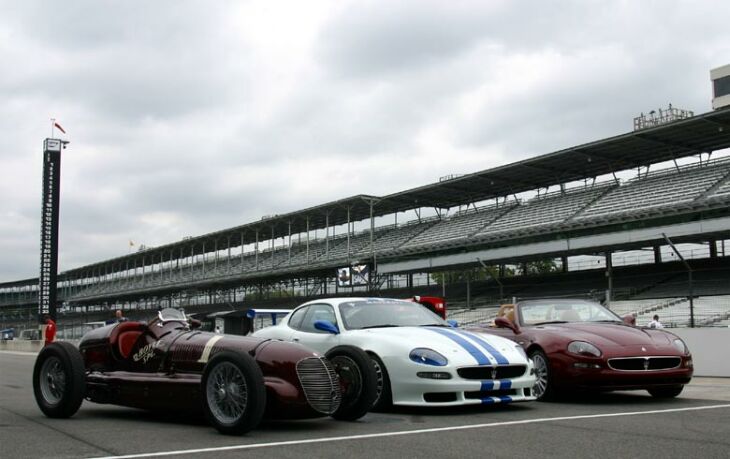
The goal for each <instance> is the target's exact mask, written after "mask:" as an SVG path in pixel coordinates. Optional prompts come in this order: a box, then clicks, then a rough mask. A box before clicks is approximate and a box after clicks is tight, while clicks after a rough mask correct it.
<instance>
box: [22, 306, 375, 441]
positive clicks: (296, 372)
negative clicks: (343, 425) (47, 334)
mask: <svg viewBox="0 0 730 459" xmlns="http://www.w3.org/2000/svg"><path fill="white" fill-rule="evenodd" d="M198 325H199V322H196V321H190V320H189V319H188V318H187V317H186V316H185V314H184V313H183V312H182V311H179V310H177V309H164V310H162V311H159V312H158V316H157V317H156V318H155V319H153V320H152V321H151V322H149V323H144V322H121V323H118V324H113V325H108V326H106V327H102V328H97V329H95V330H92V331H90V332H89V333H87V334H86V335H84V337H83V338H82V340H81V342H80V344H79V348H78V349H77V348H76V347H74V346H73V345H72V344H70V343H66V342H57V343H53V344H51V345H49V346H46V347H45V348H43V350H42V351H41V352H40V353H39V354H38V358H37V360H36V363H35V368H34V370H33V389H34V392H35V398H36V401H37V403H38V406H39V407H40V409H41V411H43V413H45V414H46V415H47V416H49V417H55V418H63V417H69V416H72V415H73V414H74V413H76V411H77V410H78V409H79V407H80V406H81V403H82V401H83V399H87V400H89V401H92V402H97V403H110V404H114V405H123V406H129V407H135V408H142V409H148V410H184V411H188V412H195V413H200V412H203V413H204V414H205V416H206V417H207V419H208V420H209V421H210V423H211V424H213V425H214V426H215V427H216V428H217V429H218V430H219V431H220V432H222V433H226V434H240V433H244V432H247V431H249V430H251V429H253V428H255V427H256V426H257V425H258V424H259V422H260V421H261V419H262V417H263V416H265V415H266V416H268V417H271V418H286V419H293V418H294V419H302V418H315V417H321V416H327V415H331V416H332V417H334V418H337V419H343V420H355V419H358V418H360V417H361V416H363V415H364V414H365V413H366V412H367V411H368V410H369V409H370V407H371V406H372V404H373V402H374V401H375V396H376V394H375V385H376V375H375V371H374V369H373V367H372V365H371V364H370V359H369V358H368V356H367V354H365V353H364V352H363V351H362V350H360V349H357V348H354V347H350V346H338V347H337V348H334V349H332V351H330V352H329V353H327V356H326V358H325V357H322V356H320V355H319V354H316V353H315V352H313V351H312V350H310V349H309V348H306V347H304V346H302V345H299V344H295V343H285V342H281V341H275V340H268V339H261V338H254V337H249V336H231V335H221V334H215V333H209V332H202V331H199V330H197V326H198Z"/></svg>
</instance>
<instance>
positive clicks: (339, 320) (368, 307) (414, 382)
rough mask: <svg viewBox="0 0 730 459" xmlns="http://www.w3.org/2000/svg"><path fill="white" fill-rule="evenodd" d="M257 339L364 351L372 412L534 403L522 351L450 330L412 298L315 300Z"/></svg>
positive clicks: (532, 382)
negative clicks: (373, 379)
mask: <svg viewBox="0 0 730 459" xmlns="http://www.w3.org/2000/svg"><path fill="white" fill-rule="evenodd" d="M254 336H258V337H262V338H278V339H281V340H285V341H293V342H298V343H303V344H305V345H307V346H308V347H311V348H312V349H315V350H316V351H318V352H323V353H324V352H327V351H329V350H330V349H335V348H337V347H338V346H342V345H349V346H356V347H359V348H362V349H364V350H365V351H366V352H367V353H368V354H369V355H370V357H371V358H372V361H373V365H374V367H375V368H376V370H377V374H378V400H377V402H376V406H375V408H384V407H386V406H387V405H389V404H391V403H393V404H396V405H418V406H451V405H467V404H493V403H509V402H521V401H528V400H534V399H535V397H534V396H533V395H532V393H531V390H532V387H533V386H534V385H535V375H534V371H533V366H532V362H531V361H530V360H529V359H528V358H527V355H526V354H525V352H524V351H523V349H522V348H521V347H520V346H518V345H516V344H515V343H514V342H512V341H510V340H507V339H503V338H499V337H496V336H490V335H489V334H485V333H483V332H480V331H476V332H471V331H470V332H467V331H463V330H459V329H457V328H453V327H452V326H451V325H450V324H449V323H447V322H446V321H444V320H443V319H441V318H440V317H438V316H437V315H436V314H434V313H433V312H431V311H429V310H428V309H426V308H424V307H423V306H421V305H420V304H418V303H415V302H412V301H405V300H394V299H383V298H327V299H322V300H315V301H310V302H308V303H305V304H303V305H301V306H299V307H298V308H296V309H294V310H293V311H292V312H291V313H290V314H289V315H288V316H287V317H285V318H284V319H283V320H282V321H281V322H280V323H279V324H278V325H275V326H271V327H268V328H264V329H262V330H259V331H257V332H256V333H254Z"/></svg>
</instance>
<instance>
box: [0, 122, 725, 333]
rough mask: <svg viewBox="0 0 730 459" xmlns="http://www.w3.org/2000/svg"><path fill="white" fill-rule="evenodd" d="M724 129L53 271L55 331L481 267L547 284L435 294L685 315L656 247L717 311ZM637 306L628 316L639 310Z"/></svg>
mask: <svg viewBox="0 0 730 459" xmlns="http://www.w3.org/2000/svg"><path fill="white" fill-rule="evenodd" d="M728 128H730V109H722V110H716V111H713V112H709V113H705V114H702V115H698V116H694V117H691V118H687V119H682V120H678V121H674V122H672V123H670V124H666V125H660V126H656V127H652V128H647V129H644V130H641V131H640V132H632V133H627V134H623V135H620V136H616V137H612V138H608V139H604V140H599V141H596V142H592V143H589V144H585V145H580V146H576V147H572V148H568V149H565V150H561V151H557V152H553V153H549V154H546V155H542V156H538V157H535V158H532V159H528V160H524V161H520V162H516V163H512V164H507V165H504V166H501V167H497V168H492V169H488V170H484V171H479V172H474V173H472V174H466V175H463V176H457V177H453V178H451V179H448V180H443V181H440V182H438V183H433V184H429V185H425V186H421V187H418V188H414V189H410V190H405V191H402V192H398V193H394V194H391V195H387V196H381V197H378V196H371V195H356V196H352V197H349V198H345V199H341V200H338V201H334V202H330V203H325V204H322V205H319V206H315V207H312V208H309V209H303V210H299V211H295V212H291V213H288V214H283V215H275V216H269V217H265V218H262V219H261V220H258V221H254V222H250V223H247V224H244V225H241V226H238V227H235V228H228V229H224V230H221V231H217V232H214V233H210V234H205V235H201V236H197V237H192V238H185V239H183V240H182V241H178V242H173V243H170V244H166V245H164V246H161V247H154V248H147V249H146V250H143V251H139V252H137V253H133V254H129V255H124V256H121V257H117V258H114V259H110V260H103V261H99V262H97V263H94V264H91V265H87V266H81V267H77V268H73V269H69V270H66V271H64V272H62V273H60V275H59V291H58V297H59V300H60V301H62V304H63V309H64V310H66V311H68V314H69V317H72V316H73V317H76V316H79V315H83V317H87V318H88V317H94V316H95V315H96V316H103V315H104V314H106V313H107V311H108V309H109V308H117V307H121V308H123V309H127V310H132V311H134V310H137V309H141V310H144V309H145V308H151V309H154V308H156V307H157V306H159V305H165V306H166V305H180V306H185V307H187V308H192V309H196V310H204V309H209V310H211V311H213V310H220V309H221V308H222V307H224V306H225V307H226V308H230V307H239V306H241V305H242V304H243V303H244V302H246V303H251V302H256V303H257V304H258V303H266V302H271V303H272V304H276V303H279V304H282V303H286V304H295V303H296V302H298V301H302V300H304V299H307V298H311V297H317V296H328V295H329V296H331V295H343V294H345V295H349V294H363V293H366V292H367V293H368V294H393V295H406V294H409V295H410V294H417V293H424V294H425V293H426V292H432V293H434V292H435V293H436V294H439V293H443V292H444V291H445V290H446V288H447V286H444V285H436V284H435V282H434V281H433V280H432V279H431V276H430V274H431V273H434V272H441V271H454V270H460V271H464V272H471V271H474V270H479V269H482V268H483V266H485V265H489V266H495V267H499V268H500V269H499V271H500V272H502V273H505V272H510V270H509V269H507V270H505V269H504V267H505V266H512V267H515V269H513V270H512V271H511V272H515V271H517V272H519V271H520V269H517V268H519V267H520V266H522V265H524V264H526V263H531V262H534V261H538V260H545V259H559V260H561V267H560V268H559V271H560V272H557V273H544V274H543V275H541V276H537V277H535V276H528V275H517V276H507V277H504V278H502V279H501V280H499V281H495V280H494V279H492V278H491V277H489V278H486V279H482V280H479V281H477V280H474V281H473V282H472V280H471V279H470V277H468V276H467V277H466V278H465V279H464V280H462V281H459V282H457V283H456V284H455V285H449V286H448V292H447V296H448V298H449V300H450V301H451V302H452V304H454V305H457V306H458V305H463V306H464V310H470V309H472V308H473V307H474V306H484V307H486V306H494V305H495V304H497V303H498V302H499V301H502V300H506V299H510V298H511V297H535V296H546V295H553V296H557V295H583V294H590V295H591V296H593V297H595V298H597V299H600V300H602V301H606V302H608V303H609V304H611V305H614V304H615V305H617V307H623V306H622V303H615V301H616V300H617V301H629V300H631V301H634V300H639V299H651V300H652V301H654V300H656V301H658V303H657V304H659V303H662V302H664V301H668V302H672V301H675V300H677V302H676V303H674V304H673V305H671V307H672V308H674V306H676V308H675V309H677V310H680V309H682V308H684V309H687V307H686V304H684V303H685V302H683V301H679V300H681V299H682V298H685V299H686V298H687V295H688V291H687V286H686V283H684V281H683V280H682V279H684V278H685V276H686V274H685V271H684V268H683V267H682V266H680V265H678V264H677V263H671V262H669V261H668V260H662V259H661V256H660V253H661V247H662V246H665V245H666V243H665V241H664V239H663V236H662V233H666V234H667V235H668V236H670V237H672V239H673V240H674V241H675V242H677V243H691V244H704V245H705V246H706V247H708V248H709V249H708V251H707V256H706V258H707V260H706V261H697V262H696V263H695V264H694V266H696V267H697V269H698V273H699V274H698V275H697V276H696V283H697V285H696V286H695V287H696V288H695V294H696V295H708V296H718V295H719V296H718V298H720V299H721V300H717V301H721V302H723V301H724V302H725V304H726V306H725V308H726V310H727V309H729V308H730V304H727V301H726V300H728V298H729V297H727V296H723V295H728V294H730V287H728V286H726V285H724V284H725V283H724V282H714V281H712V280H711V278H712V276H714V275H726V274H727V270H728V266H729V265H730V261H728V260H730V259H729V258H725V256H726V254H725V252H724V245H723V244H724V240H725V239H728V238H730V158H728V157H724V156H723V155H719V157H718V155H717V154H716V153H714V152H717V151H720V150H723V149H726V148H728V147H730V129H728ZM713 154H714V156H715V157H714V158H713V159H711V158H712V155H713ZM632 171H635V173H633V174H632V175H633V177H631V178H630V179H628V180H622V179H621V178H619V176H622V177H623V176H626V175H627V174H628V173H630V172H632ZM429 212H430V213H431V214H429ZM404 216H405V219H404V218H403V217H404ZM399 217H400V218H401V221H400V222H399V221H398V218H399ZM378 219H379V220H378ZM376 221H387V223H386V224H383V225H376V224H375V223H376ZM336 232H337V234H336ZM322 233H324V237H322ZM721 247H722V249H720V248H721ZM637 249H649V250H653V251H654V253H655V260H654V263H652V264H651V265H648V266H647V265H642V266H640V267H636V266H634V267H631V266H628V267H621V268H618V267H611V266H610V265H611V261H612V260H613V259H614V257H616V256H620V254H621V253H622V252H625V251H631V250H637ZM657 254H659V255H657ZM596 255H598V256H601V257H603V258H604V259H605V260H606V262H607V264H606V267H605V268H601V269H588V270H585V272H582V271H576V270H574V269H571V263H572V262H573V261H574V260H575V257H583V256H596ZM355 262H357V263H367V264H369V265H371V267H373V271H374V273H375V275H374V276H373V279H372V282H371V284H370V285H368V286H365V287H347V288H341V287H339V286H338V285H337V282H336V279H335V272H336V268H338V267H341V266H345V265H348V264H351V263H355ZM708 267H709V268H708ZM704 268H707V269H706V271H707V272H705V271H703V269H704ZM632 273H633V274H632ZM703 273H704V274H703ZM712 273H714V274H712ZM718 273H719V274H718ZM703 276H704V277H703ZM705 277H706V278H707V279H705ZM414 279H421V281H419V282H420V283H419V282H416V281H414ZM708 279H709V280H708ZM705 281H707V282H705ZM703 282H704V284H703ZM37 283H38V280H37V279H25V280H20V281H13V282H6V283H2V284H0V326H4V325H5V324H13V323H20V322H27V321H28V320H30V319H28V318H29V317H31V318H32V317H33V311H34V307H36V305H37ZM708 301H709V300H708ZM717 301H715V303H717ZM705 303H706V302H705V301H704V300H702V301H699V300H698V301H697V304H698V305H700V306H698V312H699V313H702V314H704V312H705V311H706V312H707V316H708V317H714V318H716V319H717V320H715V319H713V321H709V322H707V321H706V320H705V317H704V315H703V316H702V317H701V322H702V324H712V323H721V322H722V321H723V320H726V319H727V317H724V318H723V314H722V311H721V309H722V308H719V309H717V311H715V310H714V309H712V308H704V305H705ZM635 304H636V306H634V311H632V312H638V311H643V310H644V309H645V308H644V306H643V305H644V303H643V302H641V303H639V302H636V303H635ZM662 304H663V303H662ZM707 304H709V303H707ZM627 307H628V306H627ZM666 307H669V306H666ZM456 309H457V308H455V313H456ZM675 309H671V310H670V309H667V310H666V312H672V314H674V310H675ZM715 312H717V314H715ZM676 316H677V317H679V313H677V314H676ZM640 317H641V316H640ZM681 323H684V322H683V321H682V320H679V319H678V320H677V324H681ZM698 323H699V322H698Z"/></svg>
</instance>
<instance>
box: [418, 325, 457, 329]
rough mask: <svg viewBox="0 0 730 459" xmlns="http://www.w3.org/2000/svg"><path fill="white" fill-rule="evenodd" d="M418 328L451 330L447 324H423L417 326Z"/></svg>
mask: <svg viewBox="0 0 730 459" xmlns="http://www.w3.org/2000/svg"><path fill="white" fill-rule="evenodd" d="M419 327H446V328H451V325H449V324H423V325H419Z"/></svg>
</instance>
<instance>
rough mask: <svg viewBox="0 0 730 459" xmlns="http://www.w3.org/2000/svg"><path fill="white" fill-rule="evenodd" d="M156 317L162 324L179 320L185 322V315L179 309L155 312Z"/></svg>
mask: <svg viewBox="0 0 730 459" xmlns="http://www.w3.org/2000/svg"><path fill="white" fill-rule="evenodd" d="M157 317H158V318H159V319H160V321H162V322H170V321H173V320H180V321H183V322H187V320H188V319H187V317H185V313H184V312H183V311H181V310H180V309H175V308H166V309H163V310H161V311H158V312H157Z"/></svg>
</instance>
